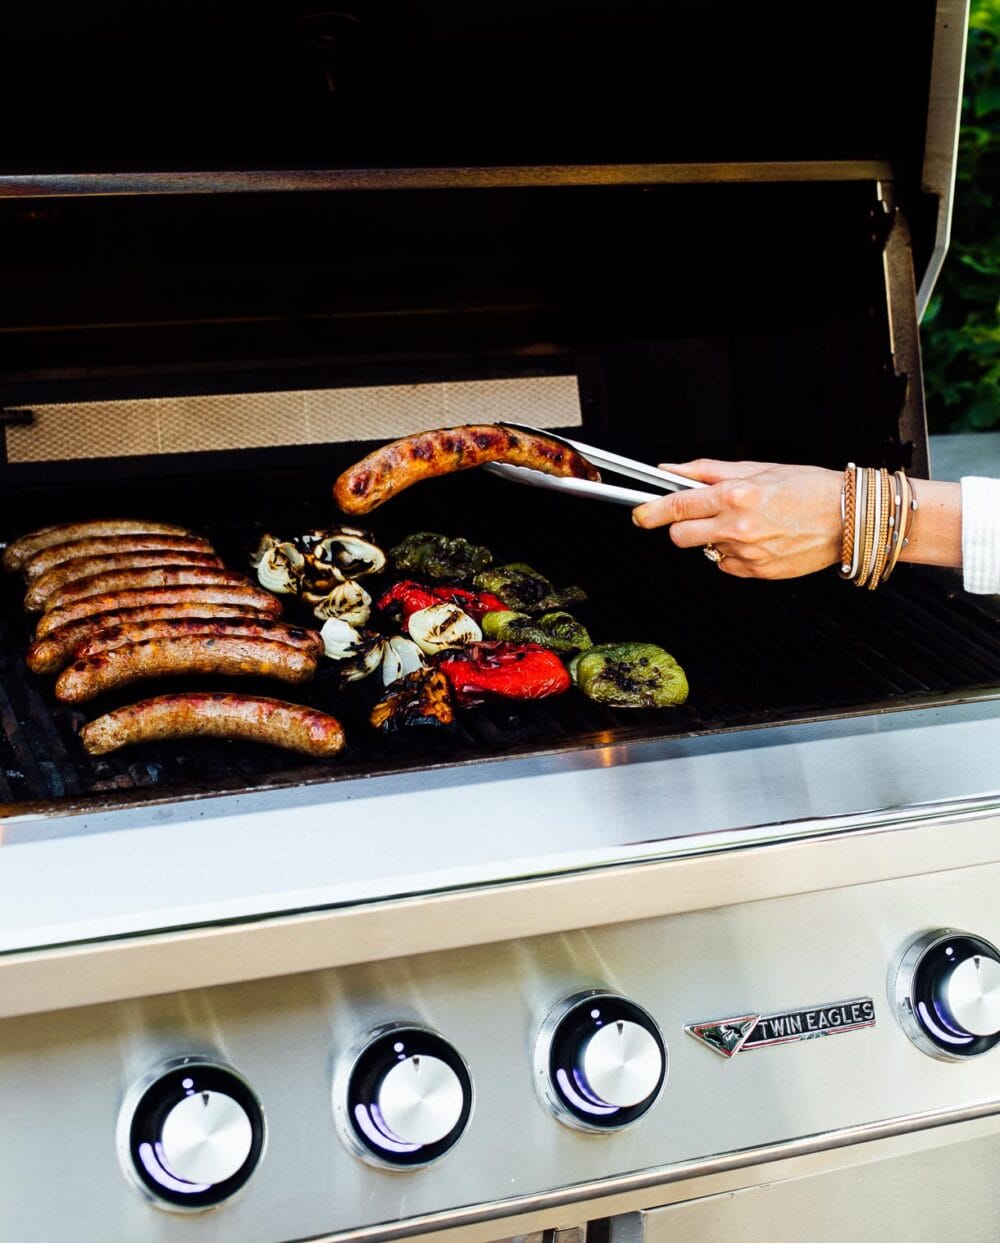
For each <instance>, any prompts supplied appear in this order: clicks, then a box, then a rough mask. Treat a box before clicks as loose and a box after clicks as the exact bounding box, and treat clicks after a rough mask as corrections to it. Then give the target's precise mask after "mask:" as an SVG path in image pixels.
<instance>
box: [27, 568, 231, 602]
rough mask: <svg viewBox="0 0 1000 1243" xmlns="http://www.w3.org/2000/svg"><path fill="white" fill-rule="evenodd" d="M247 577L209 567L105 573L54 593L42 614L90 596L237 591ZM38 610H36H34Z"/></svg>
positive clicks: (84, 579)
mask: <svg viewBox="0 0 1000 1243" xmlns="http://www.w3.org/2000/svg"><path fill="white" fill-rule="evenodd" d="M246 581H247V577H246V575H245V574H241V573H240V572H239V571H238V570H227V569H224V568H223V569H219V568H217V567H216V566H211V565H190V566H188V565H176V564H172V565H162V566H155V567H151V568H146V569H143V568H142V567H141V566H139V567H137V568H136V569H133V570H105V571H104V573H102V574H88V575H87V576H86V578H78V579H76V580H75V581H74V582H72V583H65V584H64V585H63V586H62V587H59V588H58V589H57V590H56V591H53V592H52V593H51V594H50V595H49V597H48V599H47V600H46V601H45V612H46V613H48V612H50V611H51V610H52V609H58V608H64V607H65V606H66V605H68V604H77V603H82V602H83V601H84V600H87V599H89V598H90V597H91V596H104V595H113V594H114V593H115V592H120V591H139V590H141V589H142V588H144V587H236V586H239V585H240V584H245V583H246ZM36 609H37V606H36Z"/></svg>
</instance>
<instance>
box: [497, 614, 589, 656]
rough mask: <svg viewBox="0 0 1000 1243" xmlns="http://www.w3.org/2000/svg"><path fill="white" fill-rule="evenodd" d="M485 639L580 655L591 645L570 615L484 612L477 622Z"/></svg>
mask: <svg viewBox="0 0 1000 1243" xmlns="http://www.w3.org/2000/svg"><path fill="white" fill-rule="evenodd" d="M480 624H481V625H482V628H483V634H484V635H485V636H486V638H488V639H501V640H503V641H504V642H506V643H537V644H538V645H539V646H540V647H547V648H548V649H549V651H552V652H579V651H582V650H583V649H584V648H588V647H590V645H591V641H590V635H589V634H587V631H586V629H585V628H584V627H583V626H581V625H580V623H579V622H578V621H577V620H576V618H575V617H572V616H571V615H570V614H569V613H562V612H556V613H544V614H543V615H542V616H541V617H539V618H534V617H529V616H528V614H527V613H514V612H507V611H505V612H502V613H500V612H497V613H487V614H486V615H485V616H484V617H483V620H482V622H481V623H480Z"/></svg>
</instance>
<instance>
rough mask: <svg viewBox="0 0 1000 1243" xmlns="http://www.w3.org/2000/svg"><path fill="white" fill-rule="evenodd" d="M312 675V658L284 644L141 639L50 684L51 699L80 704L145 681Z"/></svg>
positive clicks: (287, 678)
mask: <svg viewBox="0 0 1000 1243" xmlns="http://www.w3.org/2000/svg"><path fill="white" fill-rule="evenodd" d="M315 673H316V657H315V656H313V655H312V654H311V653H310V652H304V651H302V650H300V649H299V648H295V647H289V646H288V644H287V643H275V642H273V641H272V640H269V639H248V638H215V637H214V636H212V635H188V636H187V637H185V638H181V639H147V640H146V642H145V643H130V644H129V645H128V646H127V647H116V648H114V649H113V650H112V651H110V652H101V653H100V654H99V655H97V656H90V657H88V658H87V659H86V660H77V661H74V662H73V664H71V665H68V666H67V667H66V668H65V669H64V670H63V671H62V673H60V675H59V677H58V678H57V679H56V691H55V693H56V698H57V699H59V700H61V701H62V702H63V703H85V702H86V701H87V700H88V699H93V698H94V697H95V696H97V695H103V694H105V693H106V692H107V691H113V690H117V689H118V688H119V687H121V686H128V685H129V684H130V683H132V682H139V681H143V680H145V679H147V678H163V677H179V676H191V675H198V674H213V675H219V676H222V677H228V676H235V677H253V678H277V679H278V680H279V681H282V682H308V681H309V679H310V678H312V677H313V676H314V675H315Z"/></svg>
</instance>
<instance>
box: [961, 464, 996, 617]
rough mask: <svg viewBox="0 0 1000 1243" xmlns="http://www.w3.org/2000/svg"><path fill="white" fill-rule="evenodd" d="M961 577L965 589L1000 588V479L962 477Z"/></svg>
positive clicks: (984, 591) (989, 590) (987, 591)
mask: <svg viewBox="0 0 1000 1243" xmlns="http://www.w3.org/2000/svg"><path fill="white" fill-rule="evenodd" d="M962 578H963V583H964V586H965V590H966V591H973V592H976V593H977V594H980V595H986V594H988V593H990V592H1000V479H978V478H976V477H975V476H966V477H964V478H963V479H962Z"/></svg>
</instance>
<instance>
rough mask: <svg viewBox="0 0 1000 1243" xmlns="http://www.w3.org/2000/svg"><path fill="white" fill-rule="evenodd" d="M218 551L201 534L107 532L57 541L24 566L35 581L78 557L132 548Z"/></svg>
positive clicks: (145, 550) (154, 550) (26, 574)
mask: <svg viewBox="0 0 1000 1243" xmlns="http://www.w3.org/2000/svg"><path fill="white" fill-rule="evenodd" d="M171 551H173V552H208V553H210V552H214V551H215V550H214V549H213V547H212V545H211V544H210V543H209V542H208V540H207V539H202V537H201V536H200V535H103V536H98V537H96V538H94V539H76V540H70V541H69V543H66V544H53V545H52V546H51V548H43V549H42V550H41V552H36V553H35V555H34V556H33V557H29V558H28V560H27V561H25V563H24V565H23V566H22V567H21V568H22V572H23V573H24V579H25V582H28V583H32V582H34V581H35V579H36V578H38V577H39V576H40V575H42V574H44V573H45V571H46V570H51V569H52V567H53V566H56V565H61V564H62V563H63V562H64V561H74V560H76V558H77V557H109V556H114V555H115V554H116V553H130V552H171Z"/></svg>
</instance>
